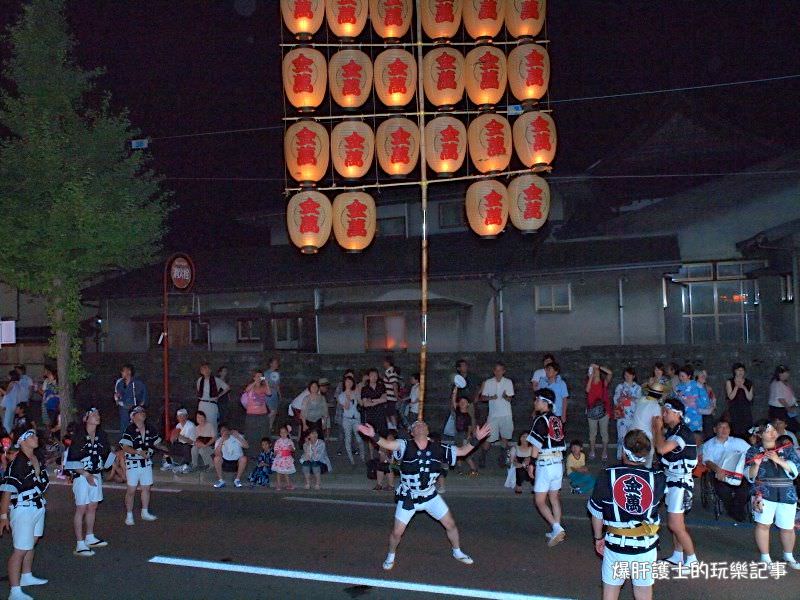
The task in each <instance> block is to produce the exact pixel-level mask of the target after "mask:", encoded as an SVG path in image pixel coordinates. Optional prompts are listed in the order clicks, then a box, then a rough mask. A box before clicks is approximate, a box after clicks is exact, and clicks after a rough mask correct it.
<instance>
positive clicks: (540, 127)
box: [532, 117, 552, 152]
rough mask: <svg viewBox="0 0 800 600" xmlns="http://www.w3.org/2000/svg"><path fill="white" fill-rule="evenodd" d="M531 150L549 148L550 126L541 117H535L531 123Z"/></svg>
mask: <svg viewBox="0 0 800 600" xmlns="http://www.w3.org/2000/svg"><path fill="white" fill-rule="evenodd" d="M532 125H533V151H534V152H536V151H537V150H548V151H549V150H551V149H552V146H551V145H550V126H549V125H548V123H547V121H546V120H545V119H543V118H542V117H537V118H536V119H535V120H534V121H533V123H532Z"/></svg>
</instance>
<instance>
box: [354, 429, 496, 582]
mask: <svg viewBox="0 0 800 600" xmlns="http://www.w3.org/2000/svg"><path fill="white" fill-rule="evenodd" d="M358 430H359V431H360V432H361V433H362V434H364V435H365V436H367V437H368V438H370V439H372V441H373V442H375V443H376V444H377V445H378V446H380V447H381V448H383V449H384V450H389V451H391V452H393V455H394V458H395V460H398V461H400V486H399V487H398V489H397V495H398V497H399V500H398V502H397V508H396V509H395V512H394V528H393V529H392V533H391V534H390V535H389V553H388V554H387V555H386V560H385V561H383V568H384V569H385V570H386V571H388V570H390V569H391V568H392V567H393V566H394V555H395V551H396V550H397V546H398V545H399V544H400V539H401V538H402V537H403V533H404V532H405V530H406V526H407V525H408V523H409V522H410V521H411V519H412V517H413V516H414V515H415V514H416V513H417V512H419V511H423V510H424V511H425V512H427V513H428V514H429V515H430V516H432V517H433V518H434V519H436V520H437V521H439V522H440V523H441V524H442V526H443V527H444V528H445V531H447V538H448V539H449V540H450V544H451V545H452V546H453V558H455V559H456V560H458V561H460V562H462V563H464V564H465V565H471V564H472V563H473V560H472V559H471V558H470V557H469V556H467V555H466V554H464V553H463V552H462V551H461V547H460V545H459V540H458V528H457V527H456V522H455V520H454V519H453V515H452V514H450V509H449V508H448V507H447V504H446V503H445V501H444V499H442V497H441V496H440V495H439V494H438V492H437V491H436V480H437V479H438V478H439V474H440V473H442V471H444V470H445V469H448V468H450V467H451V466H455V465H456V462H457V461H458V459H459V457H462V456H466V455H468V454H469V453H470V452H472V451H473V450H475V449H476V448H477V447H478V446H480V443H481V442H482V441H483V440H484V439H486V438H487V437H488V436H489V434H490V433H491V428H490V427H489V425H488V424H485V425H483V426H482V427H479V428H478V429H477V431H476V432H475V434H476V436H477V437H476V438H473V439H471V440H470V441H469V443H467V444H465V445H464V446H461V447H456V446H451V445H449V444H442V443H440V442H434V441H432V440H430V439H428V433H429V431H428V426H427V425H426V424H425V423H424V422H423V421H415V422H414V424H413V425H412V426H411V439H410V440H408V441H406V440H387V439H384V438H382V437H380V436H379V435H378V434H376V433H375V429H374V428H373V427H372V425H369V424H364V425H360V426H359V427H358Z"/></svg>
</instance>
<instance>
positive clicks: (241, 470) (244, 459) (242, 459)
mask: <svg viewBox="0 0 800 600" xmlns="http://www.w3.org/2000/svg"><path fill="white" fill-rule="evenodd" d="M246 468H247V457H246V456H242V457H240V458H239V466H238V468H237V469H236V479H241V478H242V476H243V475H244V470H245V469H246Z"/></svg>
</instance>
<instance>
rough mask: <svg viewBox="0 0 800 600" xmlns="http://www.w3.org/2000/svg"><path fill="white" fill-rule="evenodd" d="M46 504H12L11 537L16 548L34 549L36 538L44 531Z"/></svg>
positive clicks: (10, 517)
mask: <svg viewBox="0 0 800 600" xmlns="http://www.w3.org/2000/svg"><path fill="white" fill-rule="evenodd" d="M44 510H45V509H44V506H43V507H42V508H36V507H35V506H19V507H14V506H12V507H11V508H10V509H9V513H10V514H9V520H10V522H11V539H12V540H13V542H14V549H15V550H33V546H34V542H35V538H39V537H42V534H43V533H44Z"/></svg>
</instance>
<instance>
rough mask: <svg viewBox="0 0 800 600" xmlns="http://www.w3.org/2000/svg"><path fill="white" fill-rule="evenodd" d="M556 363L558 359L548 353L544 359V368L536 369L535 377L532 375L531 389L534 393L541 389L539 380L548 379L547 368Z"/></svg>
mask: <svg viewBox="0 0 800 600" xmlns="http://www.w3.org/2000/svg"><path fill="white" fill-rule="evenodd" d="M554 362H556V358H555V356H553V355H552V354H550V353H547V354H545V355H544V356H543V357H542V368H541V369H536V370H535V371H534V372H533V375H531V388H532V389H533V391H534V392H535V391H536V390H538V389H539V380H540V379H544V378H546V377H547V373H546V372H545V367H547V365H549V364H551V363H554Z"/></svg>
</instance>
